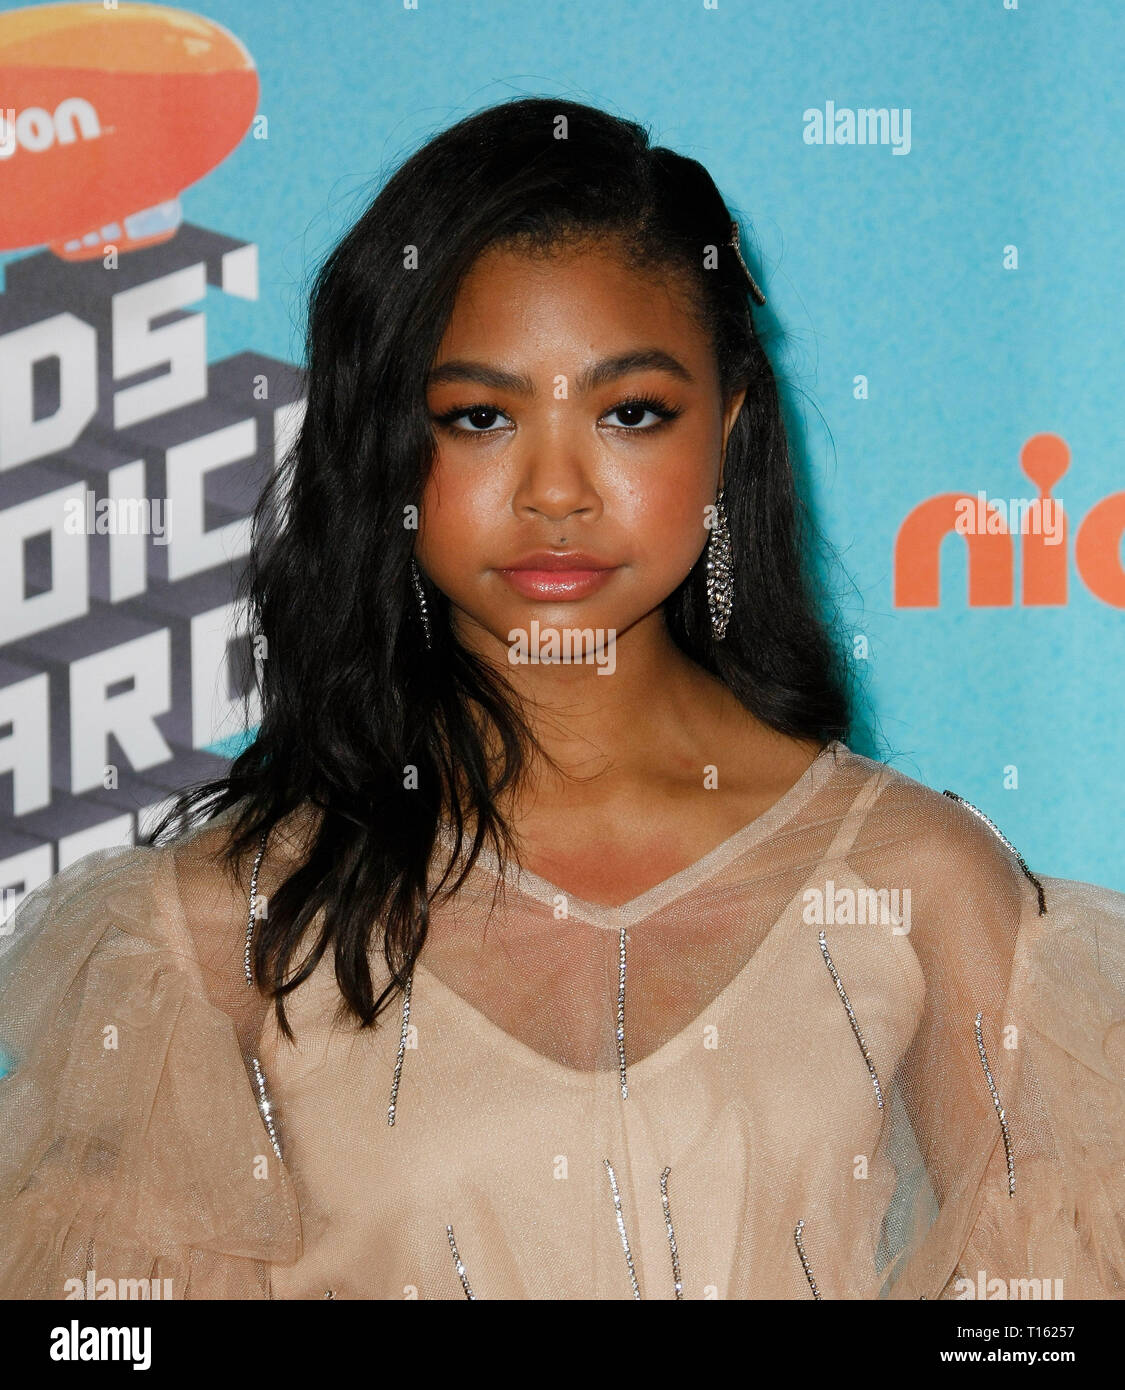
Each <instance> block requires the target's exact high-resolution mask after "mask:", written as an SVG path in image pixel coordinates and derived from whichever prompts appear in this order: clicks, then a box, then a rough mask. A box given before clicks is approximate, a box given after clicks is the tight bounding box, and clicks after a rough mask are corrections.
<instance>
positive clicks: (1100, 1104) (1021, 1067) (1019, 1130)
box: [941, 878, 1125, 1299]
mask: <svg viewBox="0 0 1125 1390" xmlns="http://www.w3.org/2000/svg"><path fill="white" fill-rule="evenodd" d="M1040 882H1041V884H1042V887H1043V890H1044V891H1043V897H1044V904H1045V910H1044V912H1043V913H1042V914H1040V912H1039V911H1038V908H1037V904H1036V903H1035V900H1034V897H1027V898H1025V904H1024V911H1023V914H1022V919H1021V925H1020V932H1019V937H1018V941H1017V944H1016V951H1015V956H1014V960H1013V968H1012V977H1011V984H1010V989H1009V993H1008V999H1007V1003H1006V1007H1005V1010H1004V1019H1003V1023H1004V1034H1003V1037H1004V1046H1003V1050H1002V1052H1001V1053H1000V1055H999V1058H998V1061H999V1062H1000V1063H1001V1065H999V1066H998V1067H997V1068H996V1072H997V1075H996V1077H995V1082H996V1085H997V1087H998V1095H999V1096H1000V1098H1001V1100H1002V1103H1003V1106H1004V1109H1005V1116H1006V1118H1007V1119H1008V1120H1009V1124H1010V1130H1009V1133H1010V1143H1011V1148H1012V1157H1013V1162H1012V1168H1013V1175H1012V1181H1011V1183H1010V1182H1009V1176H1008V1158H1007V1152H1006V1149H1005V1146H1004V1143H1003V1136H1002V1134H1001V1133H1000V1132H999V1130H998V1132H997V1140H996V1144H995V1147H994V1148H993V1151H992V1154H991V1157H990V1160H989V1163H988V1166H987V1168H986V1169H985V1171H984V1173H983V1175H982V1179H981V1183H980V1187H979V1190H978V1194H977V1197H978V1203H979V1205H978V1207H977V1211H976V1215H975V1218H974V1220H973V1224H972V1226H971V1228H970V1230H969V1232H968V1236H967V1239H966V1241H965V1244H964V1248H963V1249H962V1251H961V1254H960V1257H959V1259H958V1262H957V1267H956V1269H955V1271H954V1273H953V1275H952V1276H951V1278H950V1280H949V1282H948V1284H947V1285H946V1287H945V1289H944V1290H943V1292H942V1295H941V1296H942V1297H943V1298H953V1299H967V1298H1005V1297H1007V1298H1011V1297H1022V1298H1028V1297H1032V1298H1034V1297H1041V1298H1065V1299H1074V1298H1099V1299H1104V1298H1118V1299H1120V1298H1125V895H1123V894H1120V893H1117V892H1113V891H1111V890H1109V889H1105V888H1100V887H1096V886H1094V885H1092V884H1087V883H1079V882H1074V881H1071V880H1065V879H1053V878H1042V879H1041V880H1040ZM1009 1189H1011V1190H1009Z"/></svg>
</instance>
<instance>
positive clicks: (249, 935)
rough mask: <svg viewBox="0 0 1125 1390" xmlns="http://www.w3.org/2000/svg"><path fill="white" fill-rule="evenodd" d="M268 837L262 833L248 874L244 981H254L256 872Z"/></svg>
mask: <svg viewBox="0 0 1125 1390" xmlns="http://www.w3.org/2000/svg"><path fill="white" fill-rule="evenodd" d="M269 837H270V832H269V831H268V830H266V831H264V832H263V834H262V843H261V846H260V848H259V850H258V856H257V858H256V859H255V860H254V870H253V872H252V873H251V875H250V911H249V915H248V916H247V918H246V949H245V950H244V951H243V953H242V972H243V974H244V975H245V976H246V983H247V984H248V985H252V984H253V983H254V974H253V971H251V969H250V945H251V943H252V941H253V939H254V915H255V912H256V910H257V907H258V873H259V870H260V869H261V867H262V858H263V856H264V855H265V852H266V841H267V840H268V839H269Z"/></svg>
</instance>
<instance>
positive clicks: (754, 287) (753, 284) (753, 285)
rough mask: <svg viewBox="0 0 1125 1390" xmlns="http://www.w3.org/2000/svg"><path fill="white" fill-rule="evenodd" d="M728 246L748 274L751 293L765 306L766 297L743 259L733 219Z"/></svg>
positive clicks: (736, 225) (735, 223)
mask: <svg viewBox="0 0 1125 1390" xmlns="http://www.w3.org/2000/svg"><path fill="white" fill-rule="evenodd" d="M728 244H729V245H730V246H731V247H732V248H733V250H734V254H735V255H736V256H737V257H738V264H739V265H740V266H741V267H742V269H743V270H744V271H745V273H746V278H747V280H748V281H749V282H750V293H751V294H752V295H753V297H754V300H755V302H756V303H758V304H764V303H765V302H766V297H765V295H764V294H763V293H762V291H761V290H760V289H759V288H758V282H757V280H755V279H754V277H753V275H751V274H750V267H749V266H748V265H747V264H746V262H745V261H744V260H743V259H742V247H741V245H740V244H739V240H738V222H737V220H736V219H735V218H733V217H732V218H731V222H730V242H729V243H728Z"/></svg>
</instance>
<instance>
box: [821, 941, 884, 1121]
mask: <svg viewBox="0 0 1125 1390" xmlns="http://www.w3.org/2000/svg"><path fill="white" fill-rule="evenodd" d="M820 953H821V955H822V956H823V957H824V963H825V965H826V966H827V967H828V973H829V974H830V975H831V976H832V980H833V982H834V984H835V986H836V993H837V994H838V995H839V996H840V999H841V1002H842V1003H843V1005H844V1008H845V1009H846V1010H847V1015H848V1022H849V1023H850V1024H851V1025H852V1032H853V1033H854V1034H855V1040H856V1042H857V1043H859V1050H860V1052H862V1053H863V1060H864V1061H865V1062H866V1063H867V1071H868V1075H869V1076H870V1077H871V1084H872V1085H873V1086H874V1087H875V1099H876V1101H877V1102H878V1105H879V1109H880V1110H882V1108H883V1088H882V1086H880V1085H879V1076H878V1074H877V1072H876V1071H875V1063H874V1062H873V1061H872V1060H871V1053H870V1052H869V1051H868V1050H867V1044H866V1043H865V1042H864V1040H863V1034H862V1032H860V1027H859V1020H858V1019H857V1018H856V1016H855V1010H854V1009H853V1008H852V1005H851V1000H850V999H849V998H848V993H847V990H845V988H844V982H843V980H841V979H840V976H839V973H838V972H837V970H836V967H835V965H833V963H832V957H831V956H830V955H829V954H828V942H827V941H826V940H825V939H824V933H823V932H821V933H820Z"/></svg>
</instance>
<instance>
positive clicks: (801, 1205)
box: [0, 744, 1125, 1300]
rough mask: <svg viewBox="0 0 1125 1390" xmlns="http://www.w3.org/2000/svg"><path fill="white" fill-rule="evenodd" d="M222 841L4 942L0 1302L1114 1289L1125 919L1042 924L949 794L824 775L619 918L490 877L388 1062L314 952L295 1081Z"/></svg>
mask: <svg viewBox="0 0 1125 1390" xmlns="http://www.w3.org/2000/svg"><path fill="white" fill-rule="evenodd" d="M219 833H220V834H221V827H220V830H219ZM204 834H210V835H211V837H212V839H214V836H215V834H216V831H215V827H214V826H213V825H212V826H211V827H208V828H207V829H206V831H204V832H195V833H194V834H190V835H185V836H182V837H180V838H179V839H178V840H176V841H175V842H173V843H170V844H167V845H165V846H164V847H162V848H159V849H149V848H131V849H129V848H126V849H119V850H107V851H101V852H99V853H97V854H93V855H90V856H88V857H87V858H86V859H83V860H82V861H80V862H79V863H77V864H75V865H74V866H72V867H71V868H69V869H68V870H66V871H64V872H63V873H61V874H59V875H58V876H57V877H56V878H54V879H53V880H51V881H50V882H49V883H47V884H46V885H44V886H43V887H42V888H40V889H38V890H37V891H36V892H34V893H32V894H30V895H29V896H28V897H27V898H26V899H25V901H24V902H23V903H22V904H21V907H20V909H19V910H18V912H17V914H16V918H15V921H14V930H13V931H12V933H11V935H10V936H8V937H6V938H0V948H2V952H3V954H2V955H0V1044H2V1046H3V1048H4V1050H5V1052H6V1053H7V1054H8V1057H9V1061H8V1066H9V1068H10V1070H9V1072H8V1075H7V1076H6V1077H5V1079H4V1080H3V1081H2V1082H0V1295H2V1296H4V1297H7V1298H58V1297H61V1296H63V1287H64V1281H65V1280H67V1279H68V1278H77V1279H80V1280H83V1281H84V1280H85V1277H86V1271H87V1269H92V1270H94V1271H95V1277H96V1278H97V1279H99V1280H100V1279H102V1278H109V1279H114V1280H117V1279H122V1278H133V1279H136V1278H159V1279H165V1278H170V1279H171V1280H172V1296H173V1297H174V1298H183V1297H188V1298H237V1299H241V1298H267V1297H273V1298H317V1299H320V1298H324V1297H326V1296H332V1297H336V1298H377V1299H392V1298H393V1299H399V1298H411V1297H420V1298H429V1299H434V1298H436V1299H461V1298H466V1297H472V1298H482V1299H497V1298H512V1299H589V1298H594V1299H618V1298H624V1299H630V1298H656V1299H673V1298H677V1297H682V1298H687V1299H700V1298H738V1299H749V1298H784V1299H809V1300H812V1299H814V1298H824V1299H841V1298H846V1299H869V1298H879V1297H884V1298H892V1299H920V1298H927V1299H935V1298H939V1297H945V1298H952V1297H957V1296H964V1295H965V1293H966V1292H967V1287H968V1286H967V1284H965V1283H958V1282H957V1281H959V1280H962V1281H971V1284H972V1287H973V1290H974V1293H975V1295H976V1296H982V1295H985V1294H986V1292H987V1294H988V1295H990V1296H992V1297H996V1296H999V1291H1000V1290H1001V1289H1003V1290H1004V1292H1005V1295H1006V1296H1010V1297H1020V1296H1023V1297H1027V1296H1035V1292H1036V1291H1039V1292H1040V1293H1041V1294H1042V1296H1046V1297H1050V1298H1055V1297H1060V1296H1061V1297H1063V1298H1067V1299H1069V1298H1084V1297H1094V1298H1121V1297H1123V1296H1125V1215H1123V1211H1125V894H1120V893H1115V892H1112V891H1110V890H1108V889H1105V888H1099V887H1096V886H1093V885H1089V884H1082V883H1077V882H1072V881H1068V880H1062V879H1053V878H1044V877H1042V876H1041V875H1037V876H1036V877H1037V879H1038V884H1039V885H1040V886H1041V888H1042V892H1043V900H1044V901H1043V906H1045V909H1046V910H1045V911H1041V910H1040V908H1041V903H1040V894H1039V890H1038V888H1037V885H1036V882H1034V881H1033V879H1032V876H1031V874H1030V871H1026V872H1025V869H1024V868H1023V867H1022V866H1021V864H1020V862H1019V860H1018V857H1017V856H1016V854H1015V853H1014V852H1013V851H1012V849H1011V848H1010V847H1008V846H1007V845H1006V844H1005V843H1004V842H1002V840H1001V839H1000V838H998V836H997V834H996V833H994V831H993V830H992V829H990V828H989V826H988V825H986V824H985V823H983V821H982V819H981V818H980V817H979V815H977V814H974V812H973V811H972V810H971V809H970V808H968V807H967V806H966V805H964V804H961V803H959V802H958V801H956V800H954V799H953V798H951V797H948V796H943V795H941V794H940V793H938V792H936V791H933V790H930V789H928V788H926V787H924V786H922V785H921V784H920V783H918V782H916V781H913V780H912V779H910V778H908V777H906V776H904V775H903V774H901V773H899V772H898V771H896V770H894V769H891V768H890V767H887V766H884V765H882V764H879V763H877V762H874V761H872V760H870V759H868V758H865V757H862V756H859V755H857V754H855V753H852V752H851V751H849V750H848V749H847V748H846V747H844V746H843V745H842V744H833V745H830V746H829V747H828V748H827V749H825V750H824V751H823V752H822V753H821V755H820V756H819V757H818V758H817V760H816V761H815V762H814V763H813V764H812V766H811V767H810V768H809V770H808V771H807V772H806V773H805V775H804V776H803V777H802V778H801V779H800V780H799V781H798V782H797V784H796V785H795V786H793V787H792V788H791V789H790V790H789V791H788V792H787V793H786V794H785V795H784V796H783V797H782V798H781V800H780V801H779V802H778V803H777V804H776V805H774V806H773V807H772V808H771V809H770V810H769V811H767V812H766V813H765V814H764V815H762V816H760V817H759V818H758V819H756V820H754V821H753V822H751V823H750V824H749V825H747V826H746V827H744V829H742V830H741V831H739V832H738V833H736V834H735V835H733V836H732V837H731V838H730V839H728V840H727V841H725V842H724V843H723V844H721V845H719V846H718V847H716V848H715V849H714V850H713V851H712V852H711V853H709V854H707V855H705V856H704V857H703V858H702V859H700V860H699V861H698V862H697V863H695V864H693V865H692V866H690V867H689V868H686V869H682V870H680V871H677V872H672V873H671V876H670V877H668V878H666V879H665V880H664V881H663V882H662V883H659V884H658V885H657V886H655V887H654V888H652V889H651V890H650V891H649V892H646V893H643V894H642V895H641V896H639V897H637V898H634V899H633V900H631V901H630V902H628V903H626V904H625V905H624V906H622V907H618V908H610V907H605V906H597V905H593V904H590V903H587V902H583V901H582V900H580V899H578V898H576V897H574V896H569V897H567V896H566V895H564V894H562V893H561V892H560V890H559V889H557V888H556V887H554V886H553V885H551V884H549V883H547V882H545V881H544V880H543V879H541V878H539V877H537V876H536V875H534V874H528V873H524V874H523V875H522V876H520V875H519V874H518V872H517V870H516V869H515V867H514V866H512V867H511V868H510V869H509V875H508V881H507V882H506V883H505V884H504V885H503V888H504V891H503V894H502V896H501V897H499V898H498V899H497V901H496V905H495V908H494V910H492V911H491V915H490V909H491V908H493V898H494V890H495V889H496V888H497V886H498V884H497V874H496V866H495V863H494V861H493V860H492V858H491V856H490V855H486V856H485V859H484V860H482V861H480V862H478V864H477V865H476V866H475V867H474V869H473V871H472V874H471V877H470V879H469V881H468V882H467V883H466V885H465V887H464V888H463V889H462V890H461V892H460V893H459V894H458V896H457V898H456V899H455V901H453V902H445V903H439V904H438V905H437V906H436V907H435V910H434V914H433V923H432V927H431V932H430V936H429V938H428V940H427V943H426V945H425V947H424V949H423V953H422V957H421V960H420V961H419V963H418V965H417V966H416V969H415V972H414V976H413V981H412V986H411V990H410V995H409V1000H408V1003H409V1010H408V1017H407V1018H406V1020H405V1027H404V1010H403V1000H402V999H401V997H400V998H398V999H396V1000H395V1002H394V1004H393V1005H392V1007H391V1008H390V1009H389V1010H388V1011H387V1012H385V1013H384V1014H383V1015H381V1017H380V1020H379V1024H378V1026H377V1028H376V1029H375V1030H374V1031H370V1030H368V1031H361V1030H358V1029H356V1028H354V1026H353V1025H351V1024H350V1023H339V1022H336V1021H334V1019H335V1012H336V1005H337V1002H338V991H337V987H336V984H335V979H334V975H333V968H332V961H331V953H329V954H328V955H327V956H326V957H325V958H324V959H323V960H322V962H321V964H320V966H319V967H318V969H317V970H316V972H315V973H314V975H313V976H312V977H311V978H310V980H308V981H307V982H306V983H305V984H304V985H303V986H302V987H301V988H300V989H299V990H298V991H297V992H296V993H295V994H294V995H293V996H291V1006H290V1019H291V1023H292V1026H293V1028H294V1030H295V1032H296V1034H297V1040H298V1045H297V1046H296V1047H293V1046H290V1045H289V1044H287V1043H286V1042H285V1041H284V1040H283V1039H281V1038H280V1036H279V1034H278V1032H277V1030H276V1027H275V1025H274V1020H273V1014H272V1012H268V1011H267V1008H266V1005H265V1003H264V1001H262V1000H261V999H260V998H259V996H258V994H257V991H256V990H250V989H249V988H248V987H247V985H246V983H245V980H244V979H243V977H242V949H243V934H244V930H245V924H246V921H247V899H246V892H247V885H248V881H249V875H248V874H247V876H246V881H245V882H244V883H243V884H242V886H241V888H239V887H237V886H236V885H234V884H233V882H232V881H231V880H229V879H227V878H225V877H224V876H223V875H222V872H221V870H220V869H219V868H217V867H210V868H209V867H208V863H207V860H206V857H205V856H204V855H203V854H202V853H201V849H200V846H201V843H202V840H201V837H202V835H204ZM297 843H298V837H297V836H296V834H295V833H289V828H288V827H279V828H278V829H276V830H275V832H274V833H273V835H272V836H271V838H270V844H269V852H268V853H267V856H266V859H265V861H264V863H263V865H262V878H261V882H260V884H259V888H260V891H262V892H263V893H265V894H268V893H269V892H270V891H273V888H274V887H276V885H277V884H279V883H280V882H281V881H283V880H284V878H285V877H286V876H287V874H288V873H289V872H291V871H292V868H293V867H295V864H296V862H297V858H296V855H297V850H296V845H297ZM438 872H439V866H437V865H436V864H435V868H434V870H433V876H434V882H436V880H437V877H438ZM864 890H876V893H878V892H880V891H881V890H885V892H883V895H882V897H881V898H880V897H878V896H875V895H873V894H871V893H865V892H864ZM907 894H909V897H907ZM623 935H624V940H623ZM623 946H624V960H623V959H622V947H623ZM377 964H378V967H379V973H380V975H381V977H382V979H383V980H385V979H386V971H385V966H384V965H383V962H382V957H381V955H379V956H378V957H377ZM978 1015H979V1036H978ZM107 1030H111V1031H110V1032H107ZM111 1039H112V1042H113V1043H114V1044H115V1045H110V1040H111ZM403 1044H405V1045H403ZM255 1058H256V1059H258V1061H259V1062H260V1066H261V1071H262V1080H263V1083H264V1085H265V1087H266V1088H268V1097H269V1101H270V1104H271V1107H272V1108H271V1109H270V1110H269V1112H268V1115H269V1124H270V1127H271V1129H269V1130H268V1129H267V1126H266V1123H265V1122H264V1120H263V1114H262V1112H261V1111H260V1110H259V1106H258V1101H259V1093H258V1081H257V1077H256V1072H255V1066H254V1060H253V1059H255ZM392 1091H393V1101H394V1123H393V1125H392V1124H390V1123H388V1118H389V1107H390V1105H391V1103H392ZM1001 1111H1002V1116H1001ZM271 1130H272V1137H271ZM274 1139H276V1142H277V1147H278V1149H279V1150H280V1154H281V1158H280V1159H279V1157H278V1154H277V1152H276V1151H275V1148H274V1142H273V1141H274ZM1016 1281H1038V1282H1037V1283H1027V1282H1024V1283H1022V1284H1020V1283H1018V1282H1016ZM1059 1281H1061V1282H1059Z"/></svg>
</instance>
